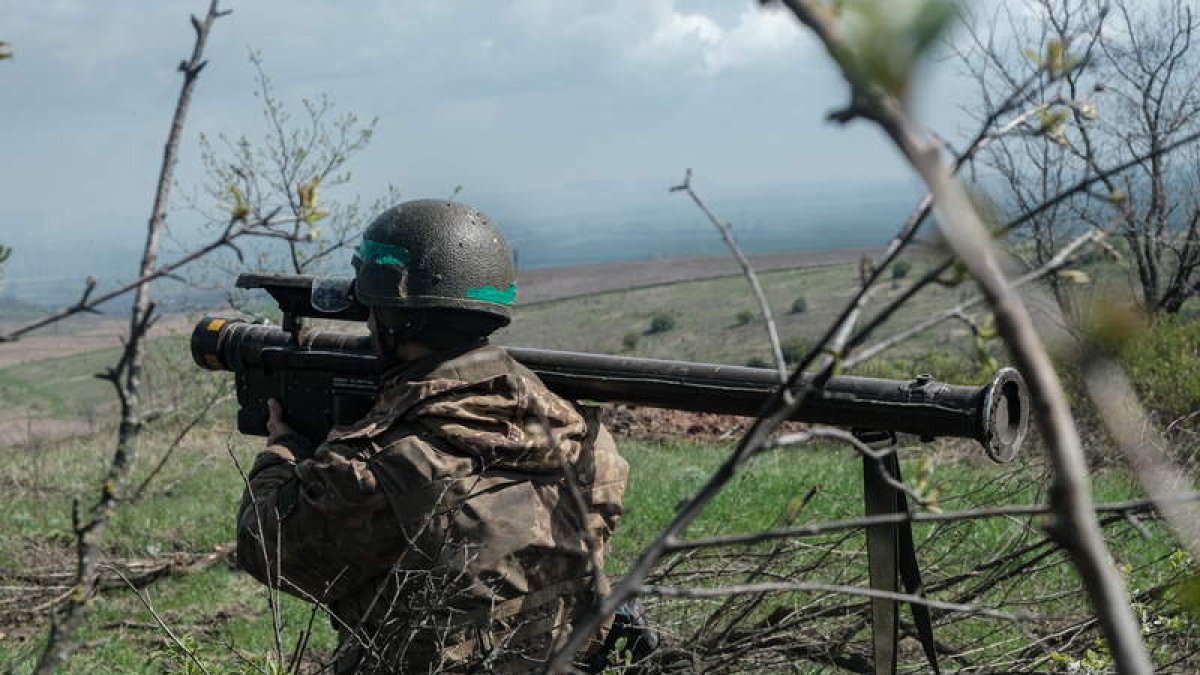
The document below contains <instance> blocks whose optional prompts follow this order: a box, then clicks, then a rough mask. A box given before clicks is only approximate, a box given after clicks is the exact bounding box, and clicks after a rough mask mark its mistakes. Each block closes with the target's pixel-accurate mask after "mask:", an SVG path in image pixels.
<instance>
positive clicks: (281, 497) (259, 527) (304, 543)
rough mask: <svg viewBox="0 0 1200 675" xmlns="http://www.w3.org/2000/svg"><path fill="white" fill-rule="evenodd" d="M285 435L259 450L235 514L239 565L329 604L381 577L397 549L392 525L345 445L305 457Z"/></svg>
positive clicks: (368, 474)
mask: <svg viewBox="0 0 1200 675" xmlns="http://www.w3.org/2000/svg"><path fill="white" fill-rule="evenodd" d="M301 442H304V443H306V442H307V441H304V440H303V439H301V438H299V437H296V438H292V437H285V438H283V439H281V440H280V441H279V442H277V443H276V444H275V445H272V446H270V447H268V448H267V449H266V450H265V451H264V452H262V453H260V454H259V456H258V458H257V460H256V461H255V463H254V468H253V469H252V470H251V472H250V475H249V480H248V483H249V484H248V486H247V489H246V491H245V494H244V495H243V496H242V503H241V506H240V508H239V509H238V527H237V529H238V553H237V555H238V562H239V563H240V564H241V566H242V567H243V568H244V569H245V570H246V571H248V572H249V573H250V574H251V575H252V576H254V577H255V578H257V579H258V580H259V581H262V582H263V583H266V584H269V585H271V586H275V587H278V588H280V589H282V590H284V591H287V592H289V593H292V594H293V595H297V596H300V597H305V598H308V599H312V600H320V601H322V602H331V601H334V600H337V599H338V598H339V597H341V596H343V595H345V594H346V593H348V592H351V591H353V590H354V589H356V588H358V587H360V586H361V585H362V584H363V583H365V582H366V581H368V580H370V579H372V578H374V577H376V576H378V575H380V574H384V573H386V572H387V570H388V569H389V568H390V567H391V565H392V564H394V562H395V561H396V559H397V558H398V556H399V555H400V554H401V553H402V552H403V548H404V547H403V546H402V545H401V542H402V536H401V535H400V532H399V528H398V527H397V521H396V518H395V516H394V514H393V513H392V510H391V508H390V507H389V505H388V500H387V499H386V497H385V496H384V494H383V492H382V491H381V489H380V486H379V483H378V481H377V480H376V479H375V475H374V473H372V471H371V469H370V468H369V467H368V465H367V462H366V459H365V457H366V450H368V448H363V447H358V446H356V445H354V444H350V443H334V444H330V443H326V444H322V445H321V446H320V447H318V448H317V450H316V451H315V452H314V453H313V454H312V455H311V457H312V459H306V460H303V461H301V462H299V463H297V462H295V460H294V459H293V458H294V457H295V456H297V455H300V456H304V453H303V452H297V450H302V448H300V447H298V446H297V445H296V444H298V443H301Z"/></svg>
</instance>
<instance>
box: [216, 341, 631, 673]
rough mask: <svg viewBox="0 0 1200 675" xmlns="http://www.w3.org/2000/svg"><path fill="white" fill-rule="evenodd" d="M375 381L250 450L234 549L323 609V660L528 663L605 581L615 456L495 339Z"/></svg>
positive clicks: (619, 469) (512, 668) (480, 668)
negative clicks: (346, 422)
mask: <svg viewBox="0 0 1200 675" xmlns="http://www.w3.org/2000/svg"><path fill="white" fill-rule="evenodd" d="M380 392H381V393H380V395H379V396H378V398H377V400H376V403H375V407H374V408H373V409H372V410H371V412H370V413H368V414H367V416H366V417H365V418H363V419H362V420H361V421H360V422H358V423H356V424H354V425H352V426H349V427H342V428H339V429H336V430H334V431H333V432H331V433H330V435H329V437H328V439H326V441H325V442H324V443H323V444H321V446H320V447H318V448H316V450H315V453H312V454H310V452H309V451H310V450H311V447H310V446H309V442H308V441H307V440H306V439H304V438H302V437H299V436H287V437H284V438H282V439H279V440H278V441H277V442H276V444H275V445H272V446H271V447H268V448H267V450H266V451H265V452H263V453H262V454H260V455H259V457H258V459H257V461H256V462H255V465H254V468H253V470H252V472H251V474H250V486H249V489H248V491H247V493H246V495H245V496H244V497H243V499H242V505H241V508H240V510H239V514H238V560H239V561H240V563H241V565H242V566H243V567H244V568H245V569H246V570H248V571H249V572H250V573H251V574H252V575H254V576H255V577H256V578H258V579H259V580H261V581H263V582H264V583H269V584H271V585H275V586H278V587H280V588H282V589H283V590H285V591H287V592H289V593H292V594H295V595H298V596H301V597H305V598H309V599H312V600H317V601H320V602H321V603H323V604H324V605H326V606H327V607H328V608H329V609H330V611H331V614H332V615H333V617H334V618H333V621H334V625H335V627H336V628H337V630H338V632H339V636H340V646H339V648H338V655H337V666H336V672H339V673H350V672H403V673H424V672H505V673H511V672H529V671H531V670H535V669H536V668H537V667H538V666H539V664H540V662H542V661H544V660H545V658H546V657H547V655H548V654H549V652H550V650H551V648H552V645H553V642H554V640H555V639H556V638H558V637H559V636H561V635H562V634H564V633H565V632H568V631H569V630H570V626H571V624H572V621H573V618H574V617H575V616H576V615H577V614H578V613H580V612H585V611H587V608H588V605H589V603H590V602H591V601H592V599H593V598H594V594H595V593H596V592H605V591H607V588H606V584H607V581H606V579H605V578H604V576H603V574H602V573H600V572H599V571H598V569H599V568H598V565H601V564H602V563H603V556H604V550H605V544H606V543H607V541H608V538H609V535H610V534H611V533H612V530H613V528H614V526H615V525H616V522H617V519H618V517H619V516H620V513H621V502H622V498H623V494H624V490H625V481H626V478H627V476H628V466H627V465H626V463H625V460H623V459H622V458H621V457H620V456H619V455H618V454H617V452H616V447H615V445H614V443H613V440H612V437H611V436H610V435H609V433H608V431H607V430H605V429H604V427H603V426H602V425H600V424H599V423H598V422H596V421H595V420H594V419H590V420H585V418H584V415H585V414H587V413H586V412H584V413H581V411H580V410H577V409H576V408H575V406H573V405H572V404H571V403H568V402H567V401H564V400H563V399H561V398H559V397H558V396H556V395H555V394H553V393H551V392H550V391H549V390H548V389H546V387H545V385H544V384H542V382H541V381H540V380H538V378H537V376H535V375H534V374H533V373H531V372H530V371H529V370H527V369H526V368H524V367H523V366H521V365H520V364H518V363H517V362H515V361H514V360H512V358H510V357H509V356H508V355H507V354H506V353H505V352H504V351H503V350H501V349H499V348H496V347H481V348H477V349H474V350H471V351H468V352H465V353H462V354H459V355H457V356H454V357H453V358H450V359H449V360H446V359H445V356H442V357H440V358H431V359H426V360H424V361H421V362H415V363H412V364H408V365H407V366H405V367H403V369H400V370H397V371H393V372H389V373H388V374H387V375H386V376H385V378H384V384H383V387H382V388H381V390H380ZM293 457H311V459H306V460H303V461H299V462H298V463H297V462H296V461H295V460H294V459H292V458H293ZM568 468H569V469H570V471H569V472H568V471H567V469H568ZM568 473H569V474H570V475H568ZM572 482H573V483H574V485H575V487H574V488H573V487H572V486H571V483H572ZM277 571H278V572H277ZM277 579H278V580H279V581H276V580H277Z"/></svg>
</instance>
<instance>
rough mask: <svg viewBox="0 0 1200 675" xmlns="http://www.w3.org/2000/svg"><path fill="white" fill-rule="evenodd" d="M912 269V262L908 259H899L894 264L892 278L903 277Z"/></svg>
mask: <svg viewBox="0 0 1200 675" xmlns="http://www.w3.org/2000/svg"><path fill="white" fill-rule="evenodd" d="M911 271H912V263H910V262H908V261H907V260H898V261H896V264H895V265H892V279H903V278H904V277H906V276H908V273H909V272H911Z"/></svg>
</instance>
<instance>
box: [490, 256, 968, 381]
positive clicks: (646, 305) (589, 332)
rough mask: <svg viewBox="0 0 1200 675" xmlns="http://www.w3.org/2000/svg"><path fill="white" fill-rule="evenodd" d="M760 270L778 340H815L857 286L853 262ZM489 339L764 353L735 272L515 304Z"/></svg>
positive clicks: (748, 355)
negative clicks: (662, 323) (654, 321)
mask: <svg viewBox="0 0 1200 675" xmlns="http://www.w3.org/2000/svg"><path fill="white" fill-rule="evenodd" d="M922 271H923V266H922V264H921V263H919V262H917V263H915V264H914V266H913V271H912V273H911V274H910V276H912V277H915V276H917V275H918V274H920V273H921V272H922ZM760 276H761V282H762V285H763V287H764V289H765V290H766V294H767V297H768V300H769V301H770V304H771V310H772V312H773V313H774V315H775V319H776V322H777V324H778V326H779V332H780V335H781V337H782V338H783V339H787V338H795V337H801V338H809V339H815V338H817V337H819V336H820V335H821V334H822V333H823V332H824V331H825V330H826V329H827V328H828V327H829V325H830V323H831V322H832V321H833V319H834V317H835V316H836V314H837V312H838V311H839V310H840V309H841V308H842V306H843V305H844V304H845V302H846V301H847V300H848V299H849V298H850V296H851V295H852V294H853V293H854V292H855V291H856V290H857V288H858V283H859V282H858V266H857V265H856V264H838V265H829V266H822V267H812V268H806V269H796V270H780V271H774V272H767V273H764V274H761V275H760ZM968 290H969V289H968V287H967V286H965V285H964V286H963V287H961V288H954V289H947V288H942V287H934V288H931V289H929V290H927V291H926V292H924V293H922V294H920V295H919V296H918V297H917V298H916V299H915V300H914V301H913V302H912V303H910V305H909V306H908V307H906V308H905V309H904V310H903V311H901V312H900V313H898V314H897V315H896V317H895V318H894V319H893V320H892V321H891V323H889V324H888V326H887V328H886V331H887V332H890V331H895V330H901V329H903V328H905V327H907V326H910V325H912V324H914V323H916V322H917V321H919V320H921V319H924V318H926V317H928V316H929V315H930V313H931V312H933V311H934V310H935V309H944V308H946V307H947V306H949V305H950V304H953V303H954V302H956V301H957V299H958V298H959V297H960V295H961V294H962V293H963V292H967V291H968ZM895 293H896V289H895V288H892V287H890V286H889V285H888V284H886V283H885V285H884V288H883V289H882V290H881V292H879V293H876V295H875V298H874V303H873V304H871V305H869V306H868V312H867V316H870V313H871V310H872V309H873V308H877V307H879V306H881V305H882V304H883V303H885V302H886V301H887V300H888V299H889V298H891V297H893V296H894V295H895ZM801 296H803V297H804V298H805V301H806V302H807V310H806V311H805V312H803V313H792V312H791V308H792V305H793V303H794V301H795V300H796V299H797V298H798V297H801ZM743 311H746V312H752V313H753V314H754V315H755V316H754V318H752V319H751V320H750V321H749V322H748V323H745V324H744V325H739V318H738V313H739V312H743ZM660 313H665V314H668V315H670V316H671V317H673V318H674V320H675V328H674V329H672V330H670V331H667V332H664V333H660V334H654V335H647V334H646V332H647V330H648V328H649V326H650V321H651V318H652V317H653V316H655V315H656V314H660ZM964 331H965V329H963V328H962V326H961V325H959V324H953V323H948V324H945V325H943V326H942V327H940V329H938V330H935V331H932V332H931V333H930V334H927V335H925V336H923V337H922V338H921V339H920V340H916V341H914V342H913V343H912V344H909V345H905V346H903V347H902V348H899V349H898V350H897V351H896V352H894V354H896V355H904V354H912V353H913V352H919V351H924V350H926V349H928V348H929V347H930V346H934V345H943V344H946V343H947V342H948V339H949V338H950V336H951V335H952V334H955V333H957V334H959V335H962V334H963V333H964ZM629 334H631V335H633V336H634V338H633V339H636V342H637V344H636V346H635V347H634V348H632V349H628V348H627V347H626V346H625V339H626V338H625V336H626V335H629ZM884 335H886V333H882V334H881V335H880V337H882V336H884ZM496 339H497V341H498V342H501V343H503V344H508V345H520V346H528V347H541V348H544V349H567V350H575V351H586V352H599V353H607V354H616V353H627V354H631V355H636V356H648V357H654V358H673V359H685V360H693V361H711V362H716V363H731V364H738V365H741V364H745V363H746V362H747V361H748V360H750V359H767V358H768V357H769V355H770V352H769V348H768V344H769V343H768V342H767V335H766V331H765V330H764V324H763V322H762V320H761V318H759V317H758V312H757V305H756V303H755V302H754V299H753V296H752V295H751V293H750V286H749V284H748V283H747V282H746V280H745V279H744V278H743V277H741V276H733V277H724V278H719V279H706V280H701V281H687V282H680V283H675V284H669V285H663V286H654V287H651V288H642V289H635V290H629V291H612V292H608V293H599V294H595V295H589V296H585V297H579V298H567V299H563V300H556V301H552V302H545V303H540V304H537V305H534V306H531V307H521V308H518V310H517V313H516V318H515V319H514V320H513V324H512V326H510V327H509V328H507V329H505V330H504V331H502V332H501V333H500V334H499V335H498V336H497V338H496ZM959 342H962V341H959ZM964 353H966V352H964Z"/></svg>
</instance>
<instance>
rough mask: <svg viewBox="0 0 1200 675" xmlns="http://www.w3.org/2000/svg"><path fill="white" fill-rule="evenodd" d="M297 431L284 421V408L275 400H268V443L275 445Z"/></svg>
mask: <svg viewBox="0 0 1200 675" xmlns="http://www.w3.org/2000/svg"><path fill="white" fill-rule="evenodd" d="M295 433H296V430H295V429H293V428H292V426H291V425H290V424H288V423H287V422H285V421H283V406H282V405H280V403H279V401H277V400H275V399H273V398H272V399H268V400H267V443H269V444H271V445H274V444H275V443H277V442H278V441H279V439H281V438H283V437H284V436H289V435H292V434H295Z"/></svg>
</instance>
